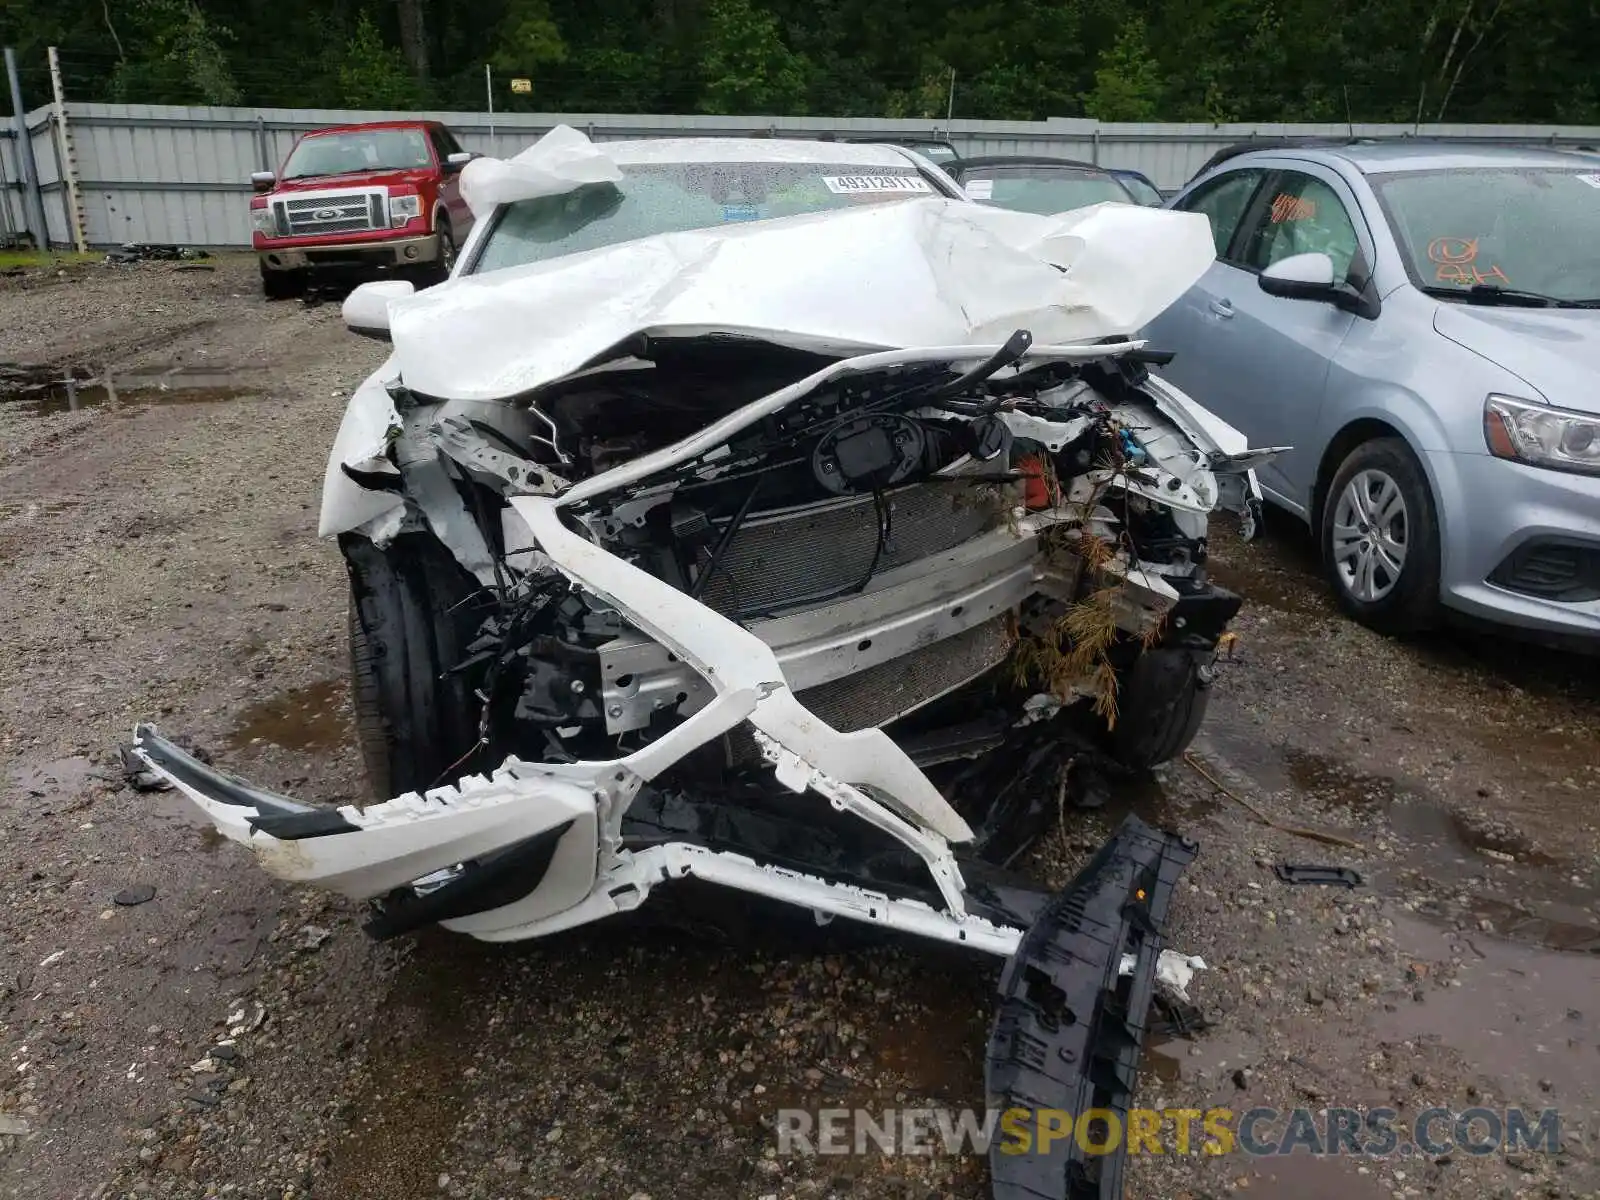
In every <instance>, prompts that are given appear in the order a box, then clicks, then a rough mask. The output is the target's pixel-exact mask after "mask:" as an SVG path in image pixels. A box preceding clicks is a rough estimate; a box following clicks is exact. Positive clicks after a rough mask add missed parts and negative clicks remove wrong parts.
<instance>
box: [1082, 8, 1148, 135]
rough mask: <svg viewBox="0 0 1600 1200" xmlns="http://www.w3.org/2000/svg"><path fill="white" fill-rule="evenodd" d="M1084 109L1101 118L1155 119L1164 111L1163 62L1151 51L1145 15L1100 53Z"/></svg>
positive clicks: (1123, 119)
mask: <svg viewBox="0 0 1600 1200" xmlns="http://www.w3.org/2000/svg"><path fill="white" fill-rule="evenodd" d="M1083 108H1084V111H1085V112H1086V113H1088V115H1089V116H1091V117H1097V118H1099V119H1100V120H1102V121H1153V120H1155V119H1156V118H1157V117H1159V116H1160V114H1161V65H1160V64H1159V63H1158V62H1156V59H1155V56H1154V55H1153V54H1152V53H1151V52H1150V42H1149V39H1148V36H1147V34H1146V32H1145V27H1144V18H1143V17H1133V18H1132V19H1130V20H1129V21H1128V22H1127V24H1125V25H1124V26H1123V27H1122V30H1121V32H1119V33H1118V34H1117V40H1116V41H1115V42H1113V43H1112V46H1111V49H1110V50H1108V51H1107V52H1106V53H1105V54H1102V55H1101V56H1100V62H1099V65H1098V66H1097V67H1096V68H1095V72H1094V89H1093V90H1092V91H1090V92H1088V93H1087V94H1086V95H1085V96H1084V98H1083Z"/></svg>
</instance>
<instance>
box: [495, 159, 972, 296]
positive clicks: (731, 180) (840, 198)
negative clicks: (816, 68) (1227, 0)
mask: <svg viewBox="0 0 1600 1200" xmlns="http://www.w3.org/2000/svg"><path fill="white" fill-rule="evenodd" d="M622 170H623V175H624V178H623V180H622V182H621V183H619V184H610V183H599V184H589V185H586V186H584V187H581V188H578V189H577V190H576V191H572V192H567V193H565V194H563V195H560V196H541V197H539V198H538V199H535V200H519V201H517V202H516V203H514V204H509V205H507V206H506V207H505V208H504V209H502V210H501V211H500V212H499V213H498V214H497V215H496V218H495V223H494V227H493V228H492V229H491V230H490V232H489V234H488V236H487V237H486V238H485V240H484V244H483V249H482V252H481V253H480V254H479V256H478V260H477V263H476V265H475V266H474V268H473V270H474V272H475V273H478V272H483V271H496V270H500V269H503V268H505V267H515V266H521V265H522V264H524V263H531V262H540V261H542V260H544V259H549V258H557V257H560V256H562V255H566V254H577V253H579V252H580V251H583V250H595V249H598V248H599V247H601V246H613V245H616V244H617V243H619V242H626V241H632V240H633V239H634V238H641V237H650V236H652V235H654V234H659V233H678V232H682V231H684V230H689V229H710V228H713V227H715V226H718V225H725V224H729V223H733V222H741V221H764V220H769V219H771V218H774V217H792V216H798V215H800V214H802V213H812V212H826V211H828V210H830V209H840V208H849V207H852V206H854V205H860V204H882V203H886V202H892V201H896V200H910V199H916V198H918V197H924V198H926V197H929V196H937V195H940V194H941V193H940V192H938V191H936V190H935V189H934V187H933V185H932V184H930V183H929V182H928V181H927V180H926V179H924V178H923V177H922V175H921V174H919V173H918V172H917V171H916V170H915V169H914V168H913V167H911V166H910V165H909V164H907V166H906V167H904V168H899V167H860V166H829V165H826V164H821V163H770V162H760V163H648V164H638V165H634V166H624V167H623V168H622Z"/></svg>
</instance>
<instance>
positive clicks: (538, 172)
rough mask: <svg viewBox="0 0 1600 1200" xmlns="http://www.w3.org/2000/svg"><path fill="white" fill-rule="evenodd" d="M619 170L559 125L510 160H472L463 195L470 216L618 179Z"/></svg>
mask: <svg viewBox="0 0 1600 1200" xmlns="http://www.w3.org/2000/svg"><path fill="white" fill-rule="evenodd" d="M621 179H622V170H621V168H619V167H618V166H617V164H616V163H615V162H613V161H612V160H611V158H610V157H609V156H607V155H606V153H605V152H604V151H602V150H601V149H600V148H599V147H598V146H596V145H595V144H594V143H593V142H591V141H590V140H589V139H588V138H586V137H584V135H583V134H581V133H579V132H578V131H577V130H576V129H574V128H572V127H571V126H570V125H557V126H556V127H555V128H554V129H552V130H551V131H550V132H549V133H547V134H545V135H544V136H543V137H542V138H540V139H539V140H538V141H537V142H535V143H534V144H533V145H531V146H529V147H528V148H527V149H526V150H524V151H522V152H521V153H520V154H517V155H515V156H514V157H512V158H475V159H473V160H472V161H471V162H469V163H468V164H467V165H466V166H465V167H463V168H462V169H461V198H462V200H464V201H466V204H467V207H468V208H470V209H471V210H472V215H473V216H474V217H483V216H487V215H488V214H489V213H490V212H491V211H493V209H494V207H495V205H497V204H511V203H514V202H515V201H518V200H535V199H538V198H539V197H540V196H559V195H562V194H563V193H565V192H570V191H573V190H574V189H576V188H579V187H581V186H583V185H584V184H586V183H617V182H619V181H620V180H621Z"/></svg>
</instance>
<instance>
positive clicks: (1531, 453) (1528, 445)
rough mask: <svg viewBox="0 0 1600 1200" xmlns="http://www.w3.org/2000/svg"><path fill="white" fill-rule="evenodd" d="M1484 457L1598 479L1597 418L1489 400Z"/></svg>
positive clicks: (1599, 437) (1599, 428) (1599, 435)
mask: <svg viewBox="0 0 1600 1200" xmlns="http://www.w3.org/2000/svg"><path fill="white" fill-rule="evenodd" d="M1483 435H1484V438H1485V439H1486V440H1487V441H1488V443H1489V453H1490V454H1492V455H1494V456H1495V457H1496V458H1509V459H1513V460H1514V461H1516V462H1524V463H1528V464H1529V465H1530V466H1535V467H1549V468H1551V469H1552V470H1556V471H1579V472H1582V473H1583V474H1586V475H1600V416H1596V415H1595V414H1593V413H1581V412H1573V411H1571V410H1570V409H1565V408H1551V407H1550V406H1549V405H1548V404H1530V403H1528V402H1527V401H1526V400H1513V399H1512V398H1511V397H1509V396H1490V397H1489V399H1488V401H1487V402H1486V403H1485V404H1484V406H1483Z"/></svg>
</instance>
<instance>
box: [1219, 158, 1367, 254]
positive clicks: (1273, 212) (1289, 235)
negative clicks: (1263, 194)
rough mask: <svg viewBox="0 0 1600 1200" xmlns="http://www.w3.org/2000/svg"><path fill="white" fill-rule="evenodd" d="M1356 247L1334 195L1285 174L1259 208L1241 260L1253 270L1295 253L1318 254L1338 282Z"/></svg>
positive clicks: (1310, 178)
mask: <svg viewBox="0 0 1600 1200" xmlns="http://www.w3.org/2000/svg"><path fill="white" fill-rule="evenodd" d="M1359 245H1360V243H1359V242H1358V241H1357V239H1356V227H1355V224H1354V223H1353V222H1352V221H1351V220H1350V213H1349V211H1348V210H1347V209H1346V208H1345V206H1344V202H1343V201H1341V200H1340V199H1339V194H1338V193H1337V192H1335V191H1334V190H1333V188H1331V187H1330V186H1329V185H1328V184H1326V183H1324V182H1322V180H1320V179H1317V178H1315V177H1314V176H1311V175H1303V174H1301V173H1300V172H1298V171H1285V172H1283V173H1282V174H1280V175H1279V176H1278V179H1277V182H1276V183H1275V184H1274V185H1273V189H1272V199H1271V200H1270V201H1269V202H1267V203H1265V204H1263V205H1262V206H1261V207H1260V215H1259V216H1258V217H1257V220H1256V225H1255V227H1254V228H1253V229H1251V230H1250V234H1249V236H1248V237H1247V238H1246V239H1245V243H1244V253H1243V259H1244V264H1245V266H1247V267H1250V268H1252V269H1253V270H1257V271H1259V270H1262V269H1264V268H1266V267H1270V266H1271V265H1272V264H1273V263H1275V262H1279V261H1281V260H1283V259H1285V258H1292V257H1293V256H1294V255H1296V254H1316V253H1321V254H1326V255H1327V256H1328V257H1329V258H1330V259H1332V260H1333V277H1334V278H1335V279H1343V278H1345V277H1346V276H1347V275H1349V273H1350V264H1351V263H1352V262H1353V261H1354V260H1355V256H1356V249H1357V247H1358V246H1359Z"/></svg>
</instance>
